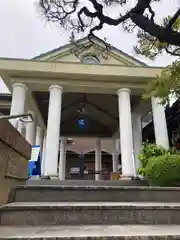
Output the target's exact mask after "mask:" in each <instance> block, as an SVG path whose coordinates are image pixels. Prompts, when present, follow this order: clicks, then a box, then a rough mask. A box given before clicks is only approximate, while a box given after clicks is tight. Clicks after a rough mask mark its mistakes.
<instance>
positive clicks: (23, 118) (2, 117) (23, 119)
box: [0, 113, 34, 123]
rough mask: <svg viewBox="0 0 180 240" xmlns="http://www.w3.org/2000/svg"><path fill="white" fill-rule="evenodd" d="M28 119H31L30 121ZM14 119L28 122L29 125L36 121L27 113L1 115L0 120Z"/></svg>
mask: <svg viewBox="0 0 180 240" xmlns="http://www.w3.org/2000/svg"><path fill="white" fill-rule="evenodd" d="M28 117H29V118H30V119H28ZM14 118H19V121H21V122H27V123H29V122H33V121H34V118H33V116H32V114H31V113H27V114H14V115H1V116H0V120H3V119H14Z"/></svg>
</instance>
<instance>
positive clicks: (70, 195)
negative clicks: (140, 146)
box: [0, 180, 180, 240]
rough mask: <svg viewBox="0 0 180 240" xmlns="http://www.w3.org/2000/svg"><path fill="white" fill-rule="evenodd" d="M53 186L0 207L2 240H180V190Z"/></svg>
mask: <svg viewBox="0 0 180 240" xmlns="http://www.w3.org/2000/svg"><path fill="white" fill-rule="evenodd" d="M52 181H53V180H49V181H48V184H47V182H46V184H42V185H41V181H38V184H37V182H36V184H35V182H28V184H27V185H26V186H19V187H17V188H16V189H14V191H12V193H11V197H10V199H9V200H10V202H9V204H6V205H4V206H2V207H0V225H1V226H0V240H1V239H36V240H37V239H56V240H57V239H74V240H75V239H77V240H80V239H88V240H90V239H101V240H102V239H103V240H105V239H106V240H107V239H126V240H127V239H129V240H130V239H143V240H144V239H180V188H158V187H156V188H154V187H152V188H151V187H145V186H141V187H137V186H136V187H135V186H131V187H128V186H117V185H110V184H109V185H107V186H106V185H103V184H100V185H98V184H97V183H96V185H88V186H83V184H79V185H78V184H76V185H71V184H72V183H71V184H69V183H68V184H65V185H63V184H59V185H57V184H51V183H52ZM117 182H118V181H117Z"/></svg>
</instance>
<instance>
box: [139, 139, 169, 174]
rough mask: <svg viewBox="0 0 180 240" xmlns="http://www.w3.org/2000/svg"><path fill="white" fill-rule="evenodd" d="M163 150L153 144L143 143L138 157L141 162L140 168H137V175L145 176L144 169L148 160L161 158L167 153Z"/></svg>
mask: <svg viewBox="0 0 180 240" xmlns="http://www.w3.org/2000/svg"><path fill="white" fill-rule="evenodd" d="M168 152H169V150H168V151H167V150H166V149H165V148H163V147H161V146H157V145H156V144H155V143H149V142H148V141H146V142H144V143H143V145H142V148H141V153H140V155H139V156H138V159H139V160H140V162H141V168H139V169H138V170H137V171H138V174H140V175H142V176H145V167H146V165H147V163H148V159H149V158H151V157H154V156H162V155H164V154H166V153H168Z"/></svg>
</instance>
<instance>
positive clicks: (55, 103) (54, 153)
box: [45, 85, 62, 177]
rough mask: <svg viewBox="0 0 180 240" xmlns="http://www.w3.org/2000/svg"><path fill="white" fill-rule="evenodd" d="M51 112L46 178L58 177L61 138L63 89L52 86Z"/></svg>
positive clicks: (47, 138) (46, 156)
mask: <svg viewBox="0 0 180 240" xmlns="http://www.w3.org/2000/svg"><path fill="white" fill-rule="evenodd" d="M49 92H50V96H49V111H48V123H47V136H46V151H45V176H52V177H53V176H57V170H58V153H59V136H60V121H61V105H62V87H61V86H59V85H52V86H50V88H49Z"/></svg>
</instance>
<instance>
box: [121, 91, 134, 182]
mask: <svg viewBox="0 0 180 240" xmlns="http://www.w3.org/2000/svg"><path fill="white" fill-rule="evenodd" d="M130 93H131V91H130V89H127V88H123V89H119V90H118V91H117V94H118V103H119V125H120V144H121V163H122V178H123V177H124V178H131V177H132V176H134V166H133V164H134V160H133V134H132V119H131V100H130Z"/></svg>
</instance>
